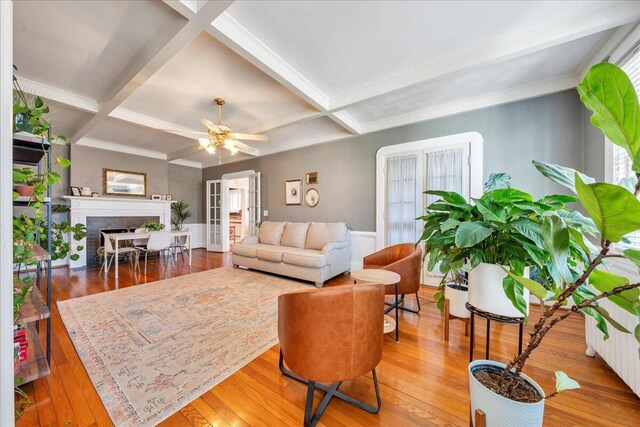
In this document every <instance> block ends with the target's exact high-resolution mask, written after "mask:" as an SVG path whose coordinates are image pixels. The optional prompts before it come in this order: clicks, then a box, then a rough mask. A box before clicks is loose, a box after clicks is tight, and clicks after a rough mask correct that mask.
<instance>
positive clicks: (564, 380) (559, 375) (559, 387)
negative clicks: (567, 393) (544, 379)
mask: <svg viewBox="0 0 640 427" xmlns="http://www.w3.org/2000/svg"><path fill="white" fill-rule="evenodd" d="M578 388H580V384H578V382H577V381H575V380H572V379H571V378H569V376H568V375H567V374H565V373H564V372H562V371H556V391H558V392H561V391H564V390H575V389H578Z"/></svg>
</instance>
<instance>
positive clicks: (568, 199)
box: [539, 194, 578, 207]
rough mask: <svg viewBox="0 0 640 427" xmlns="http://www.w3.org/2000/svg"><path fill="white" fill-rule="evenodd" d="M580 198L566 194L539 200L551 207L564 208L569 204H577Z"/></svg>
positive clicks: (553, 195)
mask: <svg viewBox="0 0 640 427" xmlns="http://www.w3.org/2000/svg"><path fill="white" fill-rule="evenodd" d="M577 201H578V198H577V197H575V196H568V195H566V194H552V195H550V196H546V197H544V198H542V199H540V200H539V202H540V203H544V204H545V205H551V206H554V207H564V205H566V204H567V203H574V202H577Z"/></svg>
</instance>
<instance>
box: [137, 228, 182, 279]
mask: <svg viewBox="0 0 640 427" xmlns="http://www.w3.org/2000/svg"><path fill="white" fill-rule="evenodd" d="M150 252H151V253H157V254H158V258H159V259H160V262H161V263H162V259H163V258H164V267H165V268H166V267H167V260H166V256H167V254H169V260H170V261H171V262H172V263H173V262H174V261H173V256H171V233H170V232H168V231H152V232H150V233H149V240H147V249H146V251H145V253H144V275H145V276H146V275H147V257H148V256H149V253H150ZM174 266H175V264H174Z"/></svg>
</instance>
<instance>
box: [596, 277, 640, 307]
mask: <svg viewBox="0 0 640 427" xmlns="http://www.w3.org/2000/svg"><path fill="white" fill-rule="evenodd" d="M589 284H590V285H591V286H593V287H594V288H595V289H597V290H598V291H600V292H602V293H604V292H609V291H612V290H614V289H616V288H619V287H621V286H625V285H628V284H629V279H627V278H626V277H622V276H617V275H615V274H612V273H608V272H606V271H602V270H593V271H592V272H591V274H590V275H589ZM609 300H610V301H611V302H613V303H615V304H616V305H617V306H619V307H620V308H622V309H624V310H626V311H628V312H629V313H631V314H633V315H634V316H635V315H636V310H635V306H636V305H638V304H640V289H638V288H633V289H629V290H626V291H624V292H622V293H620V294H619V295H612V296H610V297H609Z"/></svg>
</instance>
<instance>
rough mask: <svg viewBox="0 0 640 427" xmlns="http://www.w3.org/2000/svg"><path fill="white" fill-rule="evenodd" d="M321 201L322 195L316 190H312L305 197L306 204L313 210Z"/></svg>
mask: <svg viewBox="0 0 640 427" xmlns="http://www.w3.org/2000/svg"><path fill="white" fill-rule="evenodd" d="M319 201H320V193H318V190H316V189H315V188H310V189H308V190H307V192H306V193H305V195H304V202H305V203H306V204H307V206H309V207H311V208H315V207H316V205H317V204H318V202H319Z"/></svg>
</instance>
